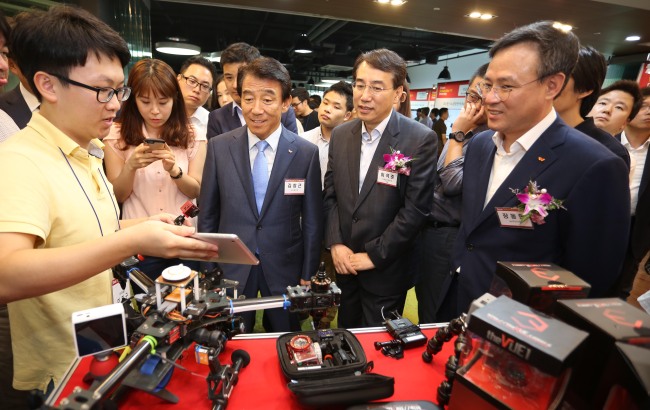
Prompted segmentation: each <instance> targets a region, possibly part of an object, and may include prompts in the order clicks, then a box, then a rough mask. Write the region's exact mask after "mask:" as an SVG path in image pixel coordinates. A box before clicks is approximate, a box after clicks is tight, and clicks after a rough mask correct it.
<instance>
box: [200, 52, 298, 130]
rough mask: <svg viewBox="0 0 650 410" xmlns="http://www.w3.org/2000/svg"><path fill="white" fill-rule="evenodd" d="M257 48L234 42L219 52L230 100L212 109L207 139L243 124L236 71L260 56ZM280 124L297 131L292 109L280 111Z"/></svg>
mask: <svg viewBox="0 0 650 410" xmlns="http://www.w3.org/2000/svg"><path fill="white" fill-rule="evenodd" d="M260 57H261V55H260V52H259V50H258V49H257V48H255V47H253V46H251V45H249V44H246V43H234V44H231V45H229V46H228V47H226V49H225V50H223V52H222V53H221V60H220V63H221V69H222V70H223V80H224V82H225V83H226V87H227V88H228V92H229V93H230V97H231V98H232V102H231V103H228V104H226V105H224V106H223V107H221V108H219V109H216V110H214V111H212V112H211V113H210V115H209V117H208V139H210V138H212V137H214V136H217V135H220V134H223V133H225V132H228V131H232V130H234V129H236V128H239V127H241V126H243V125H245V121H244V115H243V114H242V108H241V96H240V95H239V94H237V89H238V87H237V72H238V71H239V69H240V68H242V67H244V66H246V65H247V64H250V63H252V62H253V61H255V60H256V59H258V58H260ZM282 125H284V127H285V128H286V129H288V130H289V131H291V132H294V133H298V127H297V125H296V114H295V113H294V112H293V110H286V111H285V112H283V113H282Z"/></svg>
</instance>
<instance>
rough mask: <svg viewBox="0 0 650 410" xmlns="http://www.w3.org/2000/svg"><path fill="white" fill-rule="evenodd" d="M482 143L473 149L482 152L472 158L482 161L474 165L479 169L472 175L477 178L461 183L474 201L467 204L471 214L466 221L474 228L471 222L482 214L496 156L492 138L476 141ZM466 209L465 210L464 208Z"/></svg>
mask: <svg viewBox="0 0 650 410" xmlns="http://www.w3.org/2000/svg"><path fill="white" fill-rule="evenodd" d="M477 142H479V143H483V145H484V146H481V147H480V146H476V147H475V149H476V148H477V149H479V150H481V151H483V154H482V155H480V156H479V157H476V156H472V160H474V159H477V158H478V159H479V160H480V159H483V161H482V162H480V163H476V164H477V166H478V167H479V170H478V171H477V172H476V173H472V174H473V175H477V176H478V177H477V178H468V179H466V180H464V181H463V184H464V185H467V192H469V193H471V195H472V196H473V198H474V200H471V201H468V204H471V205H472V207H471V213H470V215H469V217H468V218H467V219H464V220H466V221H467V224H468V226H474V224H473V223H472V221H474V220H476V219H477V218H478V217H479V215H480V214H481V212H483V204H484V203H485V196H486V195H487V189H488V183H489V182H490V173H491V172H492V164H493V163H494V155H495V154H496V146H495V145H494V144H493V143H492V138H490V139H485V140H483V141H477ZM472 165H473V164H468V163H466V164H465V167H469V166H472ZM466 209H467V208H466Z"/></svg>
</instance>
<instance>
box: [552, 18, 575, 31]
mask: <svg viewBox="0 0 650 410" xmlns="http://www.w3.org/2000/svg"><path fill="white" fill-rule="evenodd" d="M553 27H555V28H556V29H558V30H561V31H564V32H565V33H568V32H569V31H571V30H573V27H572V26H570V25H568V24H564V23H560V22H559V21H556V22H555V23H553Z"/></svg>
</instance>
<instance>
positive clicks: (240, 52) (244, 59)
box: [219, 43, 262, 68]
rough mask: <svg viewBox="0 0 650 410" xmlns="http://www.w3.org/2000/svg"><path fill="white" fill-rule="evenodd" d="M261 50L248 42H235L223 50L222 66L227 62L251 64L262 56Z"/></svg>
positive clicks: (220, 61)
mask: <svg viewBox="0 0 650 410" xmlns="http://www.w3.org/2000/svg"><path fill="white" fill-rule="evenodd" d="M261 56H262V55H261V54H260V50H258V49H257V48H255V47H253V46H251V45H250V44H248V43H233V44H231V45H229V46H228V47H226V48H225V50H223V51H222V52H221V59H220V60H219V63H221V68H223V66H224V65H225V64H234V63H246V64H250V63H252V62H253V61H255V60H257V59H258V58H260V57H261Z"/></svg>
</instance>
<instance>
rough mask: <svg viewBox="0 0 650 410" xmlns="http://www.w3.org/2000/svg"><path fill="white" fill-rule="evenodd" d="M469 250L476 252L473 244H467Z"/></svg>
mask: <svg viewBox="0 0 650 410" xmlns="http://www.w3.org/2000/svg"><path fill="white" fill-rule="evenodd" d="M467 250H468V251H470V252H471V251H473V250H474V245H472V244H471V243H468V244H467Z"/></svg>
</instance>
